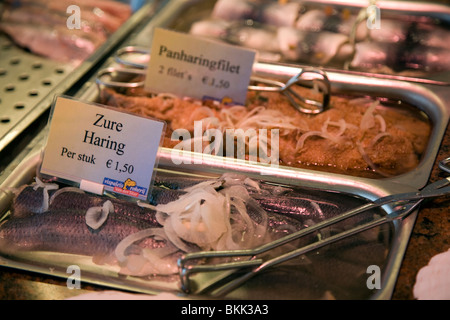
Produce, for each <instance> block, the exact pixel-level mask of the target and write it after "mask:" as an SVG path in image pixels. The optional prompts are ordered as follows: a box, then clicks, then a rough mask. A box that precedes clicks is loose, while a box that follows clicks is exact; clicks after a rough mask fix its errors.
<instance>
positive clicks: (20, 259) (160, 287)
mask: <svg viewBox="0 0 450 320" xmlns="http://www.w3.org/2000/svg"><path fill="white" fill-rule="evenodd" d="M44 138H45V136H43V137H41V138H39V139H38V142H36V144H35V145H34V147H33V148H32V151H31V152H27V154H28V155H27V156H26V157H24V158H23V160H22V161H20V163H19V165H17V166H16V167H13V170H12V172H11V174H10V175H9V176H8V177H7V178H6V179H5V180H4V181H3V182H2V185H1V187H2V188H1V190H4V188H6V187H9V188H10V187H17V186H21V185H23V184H27V183H30V182H31V179H32V178H33V177H34V176H35V173H36V169H37V167H38V166H39V164H40V161H41V158H40V156H41V150H42V147H43V145H45V139H44ZM167 163H168V166H166V165H165V164H166V161H165V160H164V158H163V157H162V159H161V161H160V165H159V168H158V172H159V173H160V174H168V173H169V174H175V175H180V176H183V175H185V174H189V175H192V174H194V175H198V176H205V177H210V176H219V175H220V174H222V173H224V172H235V173H240V174H245V175H248V176H250V177H252V176H253V177H258V178H259V179H262V180H263V181H266V182H269V183H275V184H276V183H281V184H282V185H283V186H286V185H287V186H290V187H294V188H297V187H298V188H302V190H313V191H314V192H319V193H320V194H322V195H323V196H327V197H333V198H335V199H341V198H340V197H350V198H351V199H354V200H352V201H354V203H355V206H356V205H357V204H358V203H365V202H366V201H368V200H370V199H376V198H379V197H382V196H385V195H390V194H393V193H398V192H409V191H413V190H415V188H413V187H411V186H406V185H397V184H392V183H391V184H385V183H382V182H380V181H370V182H369V181H358V180H356V181H355V180H354V179H353V178H350V179H349V178H347V177H342V176H330V175H327V174H324V173H314V174H311V173H310V172H298V173H297V174H296V175H295V176H290V177H289V178H287V177H283V175H282V174H280V173H275V172H270V171H268V172H265V174H264V175H263V176H261V175H260V174H261V168H256V167H254V166H237V165H233V164H232V163H231V162H230V163H228V165H225V166H223V165H222V166H217V163H214V159H213V160H212V162H211V163H204V164H203V165H202V166H197V167H195V168H192V167H185V166H177V168H176V170H174V168H172V167H171V161H168V162H167ZM280 179H281V180H280ZM342 199H343V198H342ZM347 200H348V199H347ZM10 201H11V196H10V195H9V194H8V193H2V194H0V210H1V212H2V213H7V212H8V210H9V209H10ZM352 204H353V202H352ZM380 210H381V209H380ZM384 210H385V211H384ZM390 210H391V208H390V207H389V206H386V207H384V208H383V210H381V211H376V213H378V214H383V212H382V211H384V212H385V213H388V214H389V213H390V212H391V211H390ZM373 213H375V212H373ZM416 215H417V211H414V212H413V213H412V214H411V215H409V216H408V217H407V218H406V219H404V220H400V221H394V222H393V223H389V224H385V225H382V226H381V227H380V228H378V229H373V230H369V231H365V232H364V233H361V234H360V235H356V236H352V237H351V238H348V239H345V240H342V241H340V242H337V243H334V244H332V245H330V246H326V247H324V248H322V249H319V250H317V251H315V252H312V253H311V254H307V255H306V257H301V258H299V259H296V260H293V261H292V262H290V263H289V264H288V265H287V266H280V268H274V269H273V270H272V271H270V272H267V273H263V274H261V275H258V276H257V277H255V278H254V280H252V281H250V282H248V283H246V284H245V285H243V286H242V287H240V288H239V289H237V290H235V291H233V292H231V293H229V294H228V295H227V296H226V298H231V299H261V300H264V299H390V297H391V295H392V291H393V288H394V285H395V282H396V278H397V275H398V272H399V268H400V265H401V261H402V259H403V255H404V252H405V250H406V246H407V243H408V239H409V236H410V233H411V230H412V228H413V226H414V221H415V219H416ZM0 265H2V266H6V267H11V268H16V269H21V270H26V271H31V272H37V273H41V274H45V275H50V276H56V277H61V278H68V277H69V275H68V273H67V268H68V266H71V265H77V266H79V267H80V270H81V280H82V281H83V282H86V283H92V284H96V285H101V286H106V287H110V288H115V289H120V290H127V291H134V292H141V293H148V294H158V293H161V292H172V293H174V294H176V295H178V296H180V297H185V298H198V297H200V298H209V297H210V296H209V295H208V294H205V295H197V294H195V293H194V294H191V295H187V294H185V293H182V292H181V290H180V289H179V279H178V278H177V277H172V278H158V277H150V278H139V277H130V276H128V277H125V276H121V275H119V274H118V270H117V269H115V268H114V267H107V266H99V265H96V264H94V263H93V262H92V258H91V257H88V256H77V255H69V254H60V253H55V252H28V253H26V252H22V253H20V252H15V253H12V254H9V255H6V254H0ZM374 265H375V266H378V267H379V268H380V270H381V274H380V275H381V279H380V284H381V286H380V287H379V288H378V289H373V288H369V287H368V285H367V281H369V280H368V278H369V277H370V276H371V272H369V271H367V270H368V269H367V268H368V267H369V266H374ZM222 276H223V274H222V273H220V272H219V273H217V272H213V273H203V274H198V275H193V276H192V277H191V280H192V281H195V283H196V284H197V285H198V286H199V288H202V287H204V286H207V285H208V284H209V283H210V282H211V281H212V280H213V279H215V277H222ZM269 288H270V289H269Z"/></svg>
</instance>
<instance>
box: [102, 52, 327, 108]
mask: <svg viewBox="0 0 450 320" xmlns="http://www.w3.org/2000/svg"><path fill="white" fill-rule="evenodd" d="M133 56H134V57H136V56H145V57H146V58H140V59H138V60H139V61H136V58H134V59H133V58H130V57H133ZM115 60H116V62H117V63H118V64H120V65H122V66H123V67H122V68H116V67H110V68H106V69H103V70H100V71H99V73H98V75H97V80H96V82H97V84H98V85H103V86H107V87H115V88H138V87H143V86H144V81H143V80H142V81H140V80H139V81H135V82H123V81H113V80H111V79H109V80H105V78H106V77H107V76H109V78H113V75H116V76H117V75H118V74H128V75H130V76H133V75H134V76H145V75H146V72H145V69H146V68H147V65H148V61H149V60H150V52H149V51H148V50H147V49H144V48H140V47H135V46H128V47H124V48H121V49H119V50H118V51H117V52H116V55H115ZM250 82H251V83H252V84H251V85H249V87H248V90H253V91H264V92H280V93H282V94H284V95H285V96H286V97H287V98H288V99H289V102H290V103H291V104H292V105H293V106H294V107H295V108H296V109H297V110H298V111H300V112H302V113H307V114H318V113H320V112H322V111H324V110H325V109H326V108H327V107H328V105H329V103H330V95H331V93H330V92H331V86H330V82H329V79H328V77H327V75H326V73H325V72H324V71H322V70H320V69H315V68H299V72H298V73H297V74H296V75H294V76H293V77H291V78H290V79H289V80H288V81H287V82H286V83H284V82H281V81H275V80H270V79H266V78H263V77H257V76H252V77H250ZM295 85H299V86H303V87H309V88H313V90H314V91H315V92H316V93H317V94H319V95H320V96H321V98H320V99H319V100H314V99H310V98H305V97H302V96H301V95H300V94H299V93H298V92H296V91H295V90H294V86H295Z"/></svg>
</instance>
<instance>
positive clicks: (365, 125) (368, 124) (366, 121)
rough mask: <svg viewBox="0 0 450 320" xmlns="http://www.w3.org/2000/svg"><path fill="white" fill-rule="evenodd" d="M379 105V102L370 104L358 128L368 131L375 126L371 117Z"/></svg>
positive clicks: (373, 118)
mask: <svg viewBox="0 0 450 320" xmlns="http://www.w3.org/2000/svg"><path fill="white" fill-rule="evenodd" d="M379 104H380V102H379V101H375V102H374V103H372V104H371V105H370V106H369V107H368V108H367V110H366V112H365V113H364V115H363V117H362V118H361V122H360V125H359V127H360V128H361V130H363V131H365V130H369V129H370V128H372V127H373V126H375V117H374V115H373V112H374V111H375V108H376V107H377V106H378V105H379Z"/></svg>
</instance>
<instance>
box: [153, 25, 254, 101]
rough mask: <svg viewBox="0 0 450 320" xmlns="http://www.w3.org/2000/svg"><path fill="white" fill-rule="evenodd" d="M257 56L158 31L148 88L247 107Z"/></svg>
mask: <svg viewBox="0 0 450 320" xmlns="http://www.w3.org/2000/svg"><path fill="white" fill-rule="evenodd" d="M255 56H256V52H255V51H253V50H248V49H244V48H241V47H237V46H231V45H227V44H223V43H219V42H216V41H212V40H207V39H204V38H198V37H195V36H192V35H189V34H183V33H179V32H175V31H170V30H165V29H161V28H157V29H156V30H155V33H154V37H153V42H152V48H151V58H150V62H149V67H148V71H147V76H146V80H145V88H146V90H147V91H149V92H152V93H165V92H167V93H173V94H176V95H178V96H180V97H191V98H198V99H213V100H218V101H221V102H224V103H234V104H244V103H245V100H246V97H247V88H248V85H249V82H250V76H251V74H252V69H253V64H254V61H255Z"/></svg>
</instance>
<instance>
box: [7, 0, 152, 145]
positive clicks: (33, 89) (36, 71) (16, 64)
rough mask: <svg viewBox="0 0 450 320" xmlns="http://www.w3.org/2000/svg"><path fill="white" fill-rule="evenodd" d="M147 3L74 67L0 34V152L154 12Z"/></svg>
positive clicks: (150, 1) (150, 3)
mask: <svg viewBox="0 0 450 320" xmlns="http://www.w3.org/2000/svg"><path fill="white" fill-rule="evenodd" d="M158 2H160V1H153V0H149V1H146V3H145V4H144V5H143V6H142V7H141V8H140V9H138V10H137V11H136V12H134V13H133V14H132V16H131V17H130V18H129V19H128V20H127V21H126V22H125V23H124V24H123V25H122V26H121V27H120V28H119V29H118V30H117V31H116V32H115V33H114V34H112V35H111V36H110V37H109V38H108V40H107V41H105V42H104V43H103V44H102V45H101V46H100V47H99V48H98V49H97V50H96V52H95V53H94V54H92V55H91V56H90V57H89V58H88V59H87V60H85V61H84V62H83V63H82V64H80V65H79V66H77V67H74V66H72V65H70V64H64V63H58V62H56V61H53V60H50V59H46V58H43V57H39V56H37V55H34V54H32V53H29V52H28V51H26V50H23V49H21V48H19V47H17V46H16V45H15V44H14V43H12V42H11V40H10V39H9V38H8V37H6V36H5V35H4V34H1V33H0V92H2V93H1V96H0V110H1V111H0V151H1V150H3V149H4V148H5V147H6V146H7V145H9V144H10V143H11V142H12V141H13V140H14V139H15V138H17V137H18V136H19V135H20V134H21V133H22V132H23V131H24V130H25V129H26V128H27V127H29V126H30V124H32V123H33V122H34V121H36V119H38V118H39V116H41V115H42V114H44V112H45V111H47V110H48V109H49V108H50V106H51V103H52V101H53V98H54V96H55V94H62V93H64V92H67V91H68V90H69V89H70V88H71V87H72V86H74V85H75V84H76V83H77V82H78V81H79V80H80V79H81V78H82V77H83V76H84V75H86V74H87V73H88V72H89V71H90V70H91V69H93V68H94V67H95V66H96V64H98V63H100V62H101V61H102V59H103V58H104V57H105V56H106V55H108V53H109V52H110V51H111V50H112V49H113V48H115V46H117V45H118V44H119V43H120V42H121V41H123V39H124V38H125V37H126V36H127V35H129V34H130V32H131V31H132V30H134V29H135V28H136V27H137V26H138V25H139V24H140V23H142V22H143V21H145V19H146V18H148V17H151V15H152V14H153V13H154V12H155V11H156V10H157V8H158V5H159V4H158Z"/></svg>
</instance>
